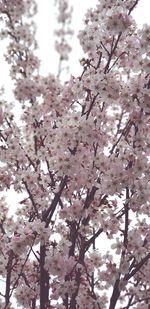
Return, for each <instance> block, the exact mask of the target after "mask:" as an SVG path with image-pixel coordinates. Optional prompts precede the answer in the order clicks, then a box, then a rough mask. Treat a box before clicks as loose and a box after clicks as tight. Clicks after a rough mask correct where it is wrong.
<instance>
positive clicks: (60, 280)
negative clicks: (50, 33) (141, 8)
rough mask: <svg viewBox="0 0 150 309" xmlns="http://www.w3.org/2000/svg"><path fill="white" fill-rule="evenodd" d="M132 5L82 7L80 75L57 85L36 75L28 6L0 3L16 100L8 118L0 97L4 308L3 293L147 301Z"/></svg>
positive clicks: (46, 301) (144, 116)
mask: <svg viewBox="0 0 150 309" xmlns="http://www.w3.org/2000/svg"><path fill="white" fill-rule="evenodd" d="M137 4H138V0H125V1H122V0H118V1H116V0H111V1H110V0H101V1H98V4H97V6H96V8H93V9H90V10H88V12H87V14H86V16H85V27H84V29H83V30H81V31H80V32H79V40H80V44H81V46H82V48H83V51H84V53H85V57H84V58H82V59H81V60H80V63H81V68H82V73H81V74H80V75H79V76H78V77H74V76H71V78H70V79H69V80H68V81H66V82H65V83H62V81H61V78H60V77H61V74H58V76H54V75H52V74H49V75H48V76H46V77H43V76H41V75H40V74H39V65H40V62H39V60H38V58H37V56H36V48H37V43H36V40H35V25H34V23H33V21H32V20H31V18H32V17H33V15H34V14H35V12H36V5H35V3H34V1H30V0H13V1H4V0H1V1H0V12H1V16H2V18H1V20H2V22H3V23H4V26H5V27H4V29H5V30H2V31H1V38H5V37H7V38H8V49H7V55H6V60H7V61H8V63H9V65H10V75H11V78H12V80H13V94H14V106H16V105H17V104H19V105H20V106H21V115H20V120H21V121H18V122H17V120H16V119H15V115H14V108H13V107H12V106H11V105H10V104H9V102H5V101H4V100H2V103H1V107H0V161H1V164H0V193H1V194H2V195H3V196H5V195H6V194H7V193H9V192H12V191H13V192H15V193H16V195H17V197H18V200H19V202H18V205H16V207H14V206H15V201H13V200H12V204H11V206H10V213H11V214H10V213H9V207H8V205H7V203H6V200H7V199H6V200H5V199H4V197H2V199H1V200H0V210H1V214H0V276H2V278H3V280H4V281H5V282H6V289H5V294H4V295H1V294H0V302H1V303H0V305H2V306H3V307H4V308H5V309H6V308H13V305H12V304H11V303H12V300H11V299H12V296H14V297H15V298H16V300H17V303H18V305H21V306H22V308H26V309H29V308H33V309H34V308H40V309H48V308H55V309H56V308H61V309H65V308H69V309H78V308H81V309H82V308H83V309H84V308H85V309H88V308H89V309H90V308H94V309H105V308H109V309H115V308H117V309H119V308H124V309H125V308H126V309H128V308H130V307H131V308H134V309H141V308H143V309H145V308H146V309H148V307H149V306H150V292H149V291H150V286H149V267H150V253H149V250H150V233H149V225H150V224H149V207H150V193H149V192H150V179H149V162H150V160H149V156H150V150H149V149H150V147H149V146H150V100H149V99H150V93H149V89H150V76H149V68H150V65H149V56H150V54H149V50H148V48H147V44H148V42H149V39H150V26H148V25H144V26H143V28H142V29H138V28H137V25H136V23H135V21H134V20H133V17H132V11H133V10H134V8H135V7H136V5H137ZM58 6H59V12H58V22H59V23H62V24H63V25H64V24H65V23H66V21H68V22H70V11H69V9H68V4H67V1H65V0H60V1H58ZM65 25H66V24H65ZM70 33H71V32H70V28H69V29H68V30H64V28H63V30H61V31H60V30H59V31H57V35H58V36H59V37H60V39H61V40H62V41H63V40H64V36H66V35H67V34H70ZM63 43H64V41H63ZM58 45H59V48H56V49H57V51H58V50H59V53H60V56H61V57H60V58H61V60H64V59H68V51H69V50H68V48H67V49H66V45H65V44H61V43H58V44H57V47H58ZM60 47H61V49H60ZM59 73H61V68H60V72H59ZM16 204H17V203H16ZM12 207H14V208H15V210H14V211H13V214H12V211H11V210H12ZM105 242H106V243H107V245H106V246H107V249H106V248H105V246H104V244H105ZM105 249H106V250H105Z"/></svg>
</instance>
